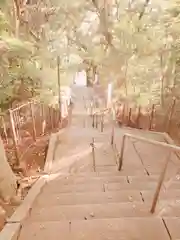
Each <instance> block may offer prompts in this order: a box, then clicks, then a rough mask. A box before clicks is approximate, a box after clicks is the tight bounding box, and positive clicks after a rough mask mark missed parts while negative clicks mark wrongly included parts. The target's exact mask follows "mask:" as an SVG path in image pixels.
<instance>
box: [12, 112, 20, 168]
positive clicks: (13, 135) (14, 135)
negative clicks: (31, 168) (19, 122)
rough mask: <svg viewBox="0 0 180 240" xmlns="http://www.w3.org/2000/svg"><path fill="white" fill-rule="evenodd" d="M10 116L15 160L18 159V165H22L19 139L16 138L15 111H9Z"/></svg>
mask: <svg viewBox="0 0 180 240" xmlns="http://www.w3.org/2000/svg"><path fill="white" fill-rule="evenodd" d="M9 115H10V127H11V132H12V140H13V145H14V149H15V158H16V165H17V166H19V165H20V158H19V149H18V145H17V137H16V130H15V125H14V119H13V111H12V110H9Z"/></svg>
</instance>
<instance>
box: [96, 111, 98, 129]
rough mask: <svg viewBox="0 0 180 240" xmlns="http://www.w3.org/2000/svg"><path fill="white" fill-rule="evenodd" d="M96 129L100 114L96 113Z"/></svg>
mask: <svg viewBox="0 0 180 240" xmlns="http://www.w3.org/2000/svg"><path fill="white" fill-rule="evenodd" d="M96 128H98V113H96Z"/></svg>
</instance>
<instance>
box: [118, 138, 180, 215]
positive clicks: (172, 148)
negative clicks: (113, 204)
mask: <svg viewBox="0 0 180 240" xmlns="http://www.w3.org/2000/svg"><path fill="white" fill-rule="evenodd" d="M126 138H132V139H136V140H139V141H141V142H146V143H149V144H152V145H155V146H159V147H162V148H165V149H168V150H169V154H168V157H167V158H166V161H165V163H164V166H163V170H162V172H161V174H160V176H159V180H158V184H157V187H156V190H155V193H154V197H153V201H152V205H151V209H150V212H151V213H154V212H155V209H156V205H157V201H158V198H159V194H160V191H161V187H162V184H163V181H164V178H165V175H166V170H167V167H168V163H169V161H170V155H171V153H172V151H173V152H174V151H175V152H180V147H178V146H175V145H171V144H168V143H164V142H158V141H155V140H150V139H147V138H144V137H140V136H136V135H133V134H129V133H124V134H123V137H122V144H121V150H120V154H119V165H118V170H119V171H121V169H122V166H123V156H124V149H125V142H126V141H125V140H126Z"/></svg>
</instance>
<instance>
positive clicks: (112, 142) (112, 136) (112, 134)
mask: <svg viewBox="0 0 180 240" xmlns="http://www.w3.org/2000/svg"><path fill="white" fill-rule="evenodd" d="M111 145H112V146H113V145H114V121H113V124H112V132H111Z"/></svg>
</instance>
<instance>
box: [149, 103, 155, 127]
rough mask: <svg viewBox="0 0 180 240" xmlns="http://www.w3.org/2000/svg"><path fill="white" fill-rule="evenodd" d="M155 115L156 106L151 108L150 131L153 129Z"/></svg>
mask: <svg viewBox="0 0 180 240" xmlns="http://www.w3.org/2000/svg"><path fill="white" fill-rule="evenodd" d="M154 113H155V105H154V104H153V105H152V108H151V114H150V120H149V130H151V129H152V124H153V119H154Z"/></svg>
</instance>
